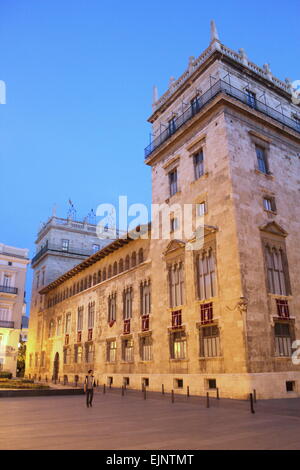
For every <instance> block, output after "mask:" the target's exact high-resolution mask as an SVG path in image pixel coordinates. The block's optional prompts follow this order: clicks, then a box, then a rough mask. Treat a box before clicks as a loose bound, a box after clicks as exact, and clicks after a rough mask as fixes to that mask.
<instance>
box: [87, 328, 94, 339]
mask: <svg viewBox="0 0 300 470" xmlns="http://www.w3.org/2000/svg"><path fill="white" fill-rule="evenodd" d="M92 339H93V328H89V329H88V341H92Z"/></svg>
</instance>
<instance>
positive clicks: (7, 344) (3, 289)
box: [0, 243, 29, 376]
mask: <svg viewBox="0 0 300 470" xmlns="http://www.w3.org/2000/svg"><path fill="white" fill-rule="evenodd" d="M28 263H29V259H28V250H27V249H22V248H15V247H13V246H8V245H4V244H3V243H0V370H4V371H9V372H11V373H12V374H13V375H14V376H15V375H16V368H17V355H18V344H19V339H20V333H21V325H22V315H23V312H24V305H25V301H24V297H25V290H24V288H25V280H26V270H27V265H28Z"/></svg>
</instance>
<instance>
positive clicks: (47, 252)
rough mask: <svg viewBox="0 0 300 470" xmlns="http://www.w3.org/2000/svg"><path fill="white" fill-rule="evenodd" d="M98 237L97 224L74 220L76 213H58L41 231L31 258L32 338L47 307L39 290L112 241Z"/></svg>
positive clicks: (30, 324) (108, 233)
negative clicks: (65, 216) (59, 214)
mask: <svg viewBox="0 0 300 470" xmlns="http://www.w3.org/2000/svg"><path fill="white" fill-rule="evenodd" d="M106 236H107V238H103V239H99V238H98V236H97V234H96V225H95V224H92V223H89V222H88V221H87V220H86V219H85V220H82V221H80V220H75V216H74V214H72V215H70V216H69V217H68V218H61V217H57V216H56V214H55V212H54V214H53V215H52V216H51V217H50V218H49V219H48V221H47V222H46V223H45V224H43V226H42V227H41V229H40V230H39V232H38V235H37V239H36V241H35V244H36V254H35V256H34V257H33V259H32V261H31V266H32V268H33V280H32V290H31V305H30V320H29V329H30V341H31V342H32V341H34V325H35V324H36V322H37V321H38V322H39V321H40V320H39V318H40V317H42V312H43V310H44V296H42V295H40V294H39V291H40V290H41V289H42V288H43V287H44V286H46V285H48V284H49V283H51V282H52V281H54V280H55V279H56V278H57V277H59V276H61V275H62V274H64V273H65V272H67V271H68V270H70V269H71V268H73V267H74V266H76V265H77V264H78V263H79V262H80V261H83V260H84V259H86V258H88V257H89V256H90V255H92V254H93V253H96V252H97V251H99V250H100V249H101V248H103V247H104V246H105V245H107V243H109V242H110V241H111V239H110V238H109V237H110V236H111V232H110V231H109V229H108V230H107V233H106Z"/></svg>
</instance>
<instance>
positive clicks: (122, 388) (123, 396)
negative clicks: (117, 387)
mask: <svg viewBox="0 0 300 470" xmlns="http://www.w3.org/2000/svg"><path fill="white" fill-rule="evenodd" d="M122 397H124V385H122Z"/></svg>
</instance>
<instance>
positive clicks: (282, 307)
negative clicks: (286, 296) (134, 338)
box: [276, 299, 290, 318]
mask: <svg viewBox="0 0 300 470" xmlns="http://www.w3.org/2000/svg"><path fill="white" fill-rule="evenodd" d="M276 306H277V314H278V317H279V318H290V310H289V304H288V301H287V300H283V299H276Z"/></svg>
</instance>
